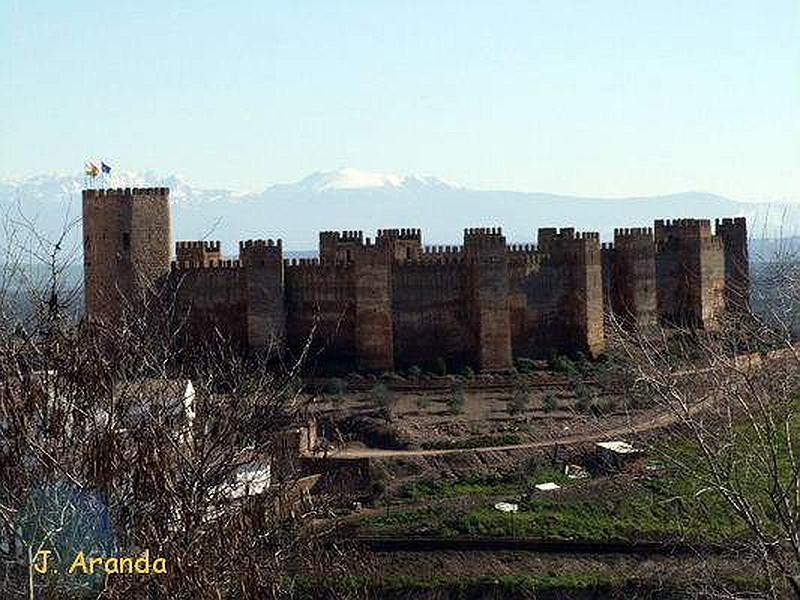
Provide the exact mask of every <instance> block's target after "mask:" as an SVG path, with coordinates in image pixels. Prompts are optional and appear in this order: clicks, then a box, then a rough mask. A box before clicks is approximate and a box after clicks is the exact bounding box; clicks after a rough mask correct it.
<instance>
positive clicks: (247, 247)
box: [239, 239, 283, 252]
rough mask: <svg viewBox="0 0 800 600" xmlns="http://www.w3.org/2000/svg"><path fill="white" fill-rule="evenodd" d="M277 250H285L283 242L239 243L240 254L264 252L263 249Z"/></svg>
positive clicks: (259, 241) (250, 241)
mask: <svg viewBox="0 0 800 600" xmlns="http://www.w3.org/2000/svg"><path fill="white" fill-rule="evenodd" d="M269 248H275V249H276V250H282V249H283V240H281V239H279V240H277V241H276V240H273V239H267V240H246V241H241V242H239V252H243V251H244V252H247V251H251V250H262V249H269Z"/></svg>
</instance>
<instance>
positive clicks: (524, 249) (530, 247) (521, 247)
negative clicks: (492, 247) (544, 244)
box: [506, 244, 536, 254]
mask: <svg viewBox="0 0 800 600" xmlns="http://www.w3.org/2000/svg"><path fill="white" fill-rule="evenodd" d="M506 249H507V250H508V251H509V252H513V253H526V254H532V253H535V252H536V245H535V244H509V245H508V246H506Z"/></svg>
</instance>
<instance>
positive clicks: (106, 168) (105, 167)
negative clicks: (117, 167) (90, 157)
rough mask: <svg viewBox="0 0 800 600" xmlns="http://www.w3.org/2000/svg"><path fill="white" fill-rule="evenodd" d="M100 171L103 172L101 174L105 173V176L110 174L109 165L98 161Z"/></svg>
mask: <svg viewBox="0 0 800 600" xmlns="http://www.w3.org/2000/svg"><path fill="white" fill-rule="evenodd" d="M100 169H101V170H102V171H103V173H106V174H108V173H111V165H109V164H106V163H105V162H104V161H102V160H101V161H100Z"/></svg>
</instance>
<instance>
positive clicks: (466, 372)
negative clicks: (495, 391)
mask: <svg viewBox="0 0 800 600" xmlns="http://www.w3.org/2000/svg"><path fill="white" fill-rule="evenodd" d="M461 374H462V375H463V376H464V377H466V378H467V379H475V371H473V370H472V367H464V370H463V371H462V372H461Z"/></svg>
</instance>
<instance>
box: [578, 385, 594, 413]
mask: <svg viewBox="0 0 800 600" xmlns="http://www.w3.org/2000/svg"><path fill="white" fill-rule="evenodd" d="M594 406H595V397H594V394H593V393H592V391H591V390H590V389H589V388H588V387H587V386H586V385H585V384H583V383H581V382H578V383H577V384H575V407H576V408H577V409H578V410H579V411H580V412H587V411H589V410H594Z"/></svg>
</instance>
